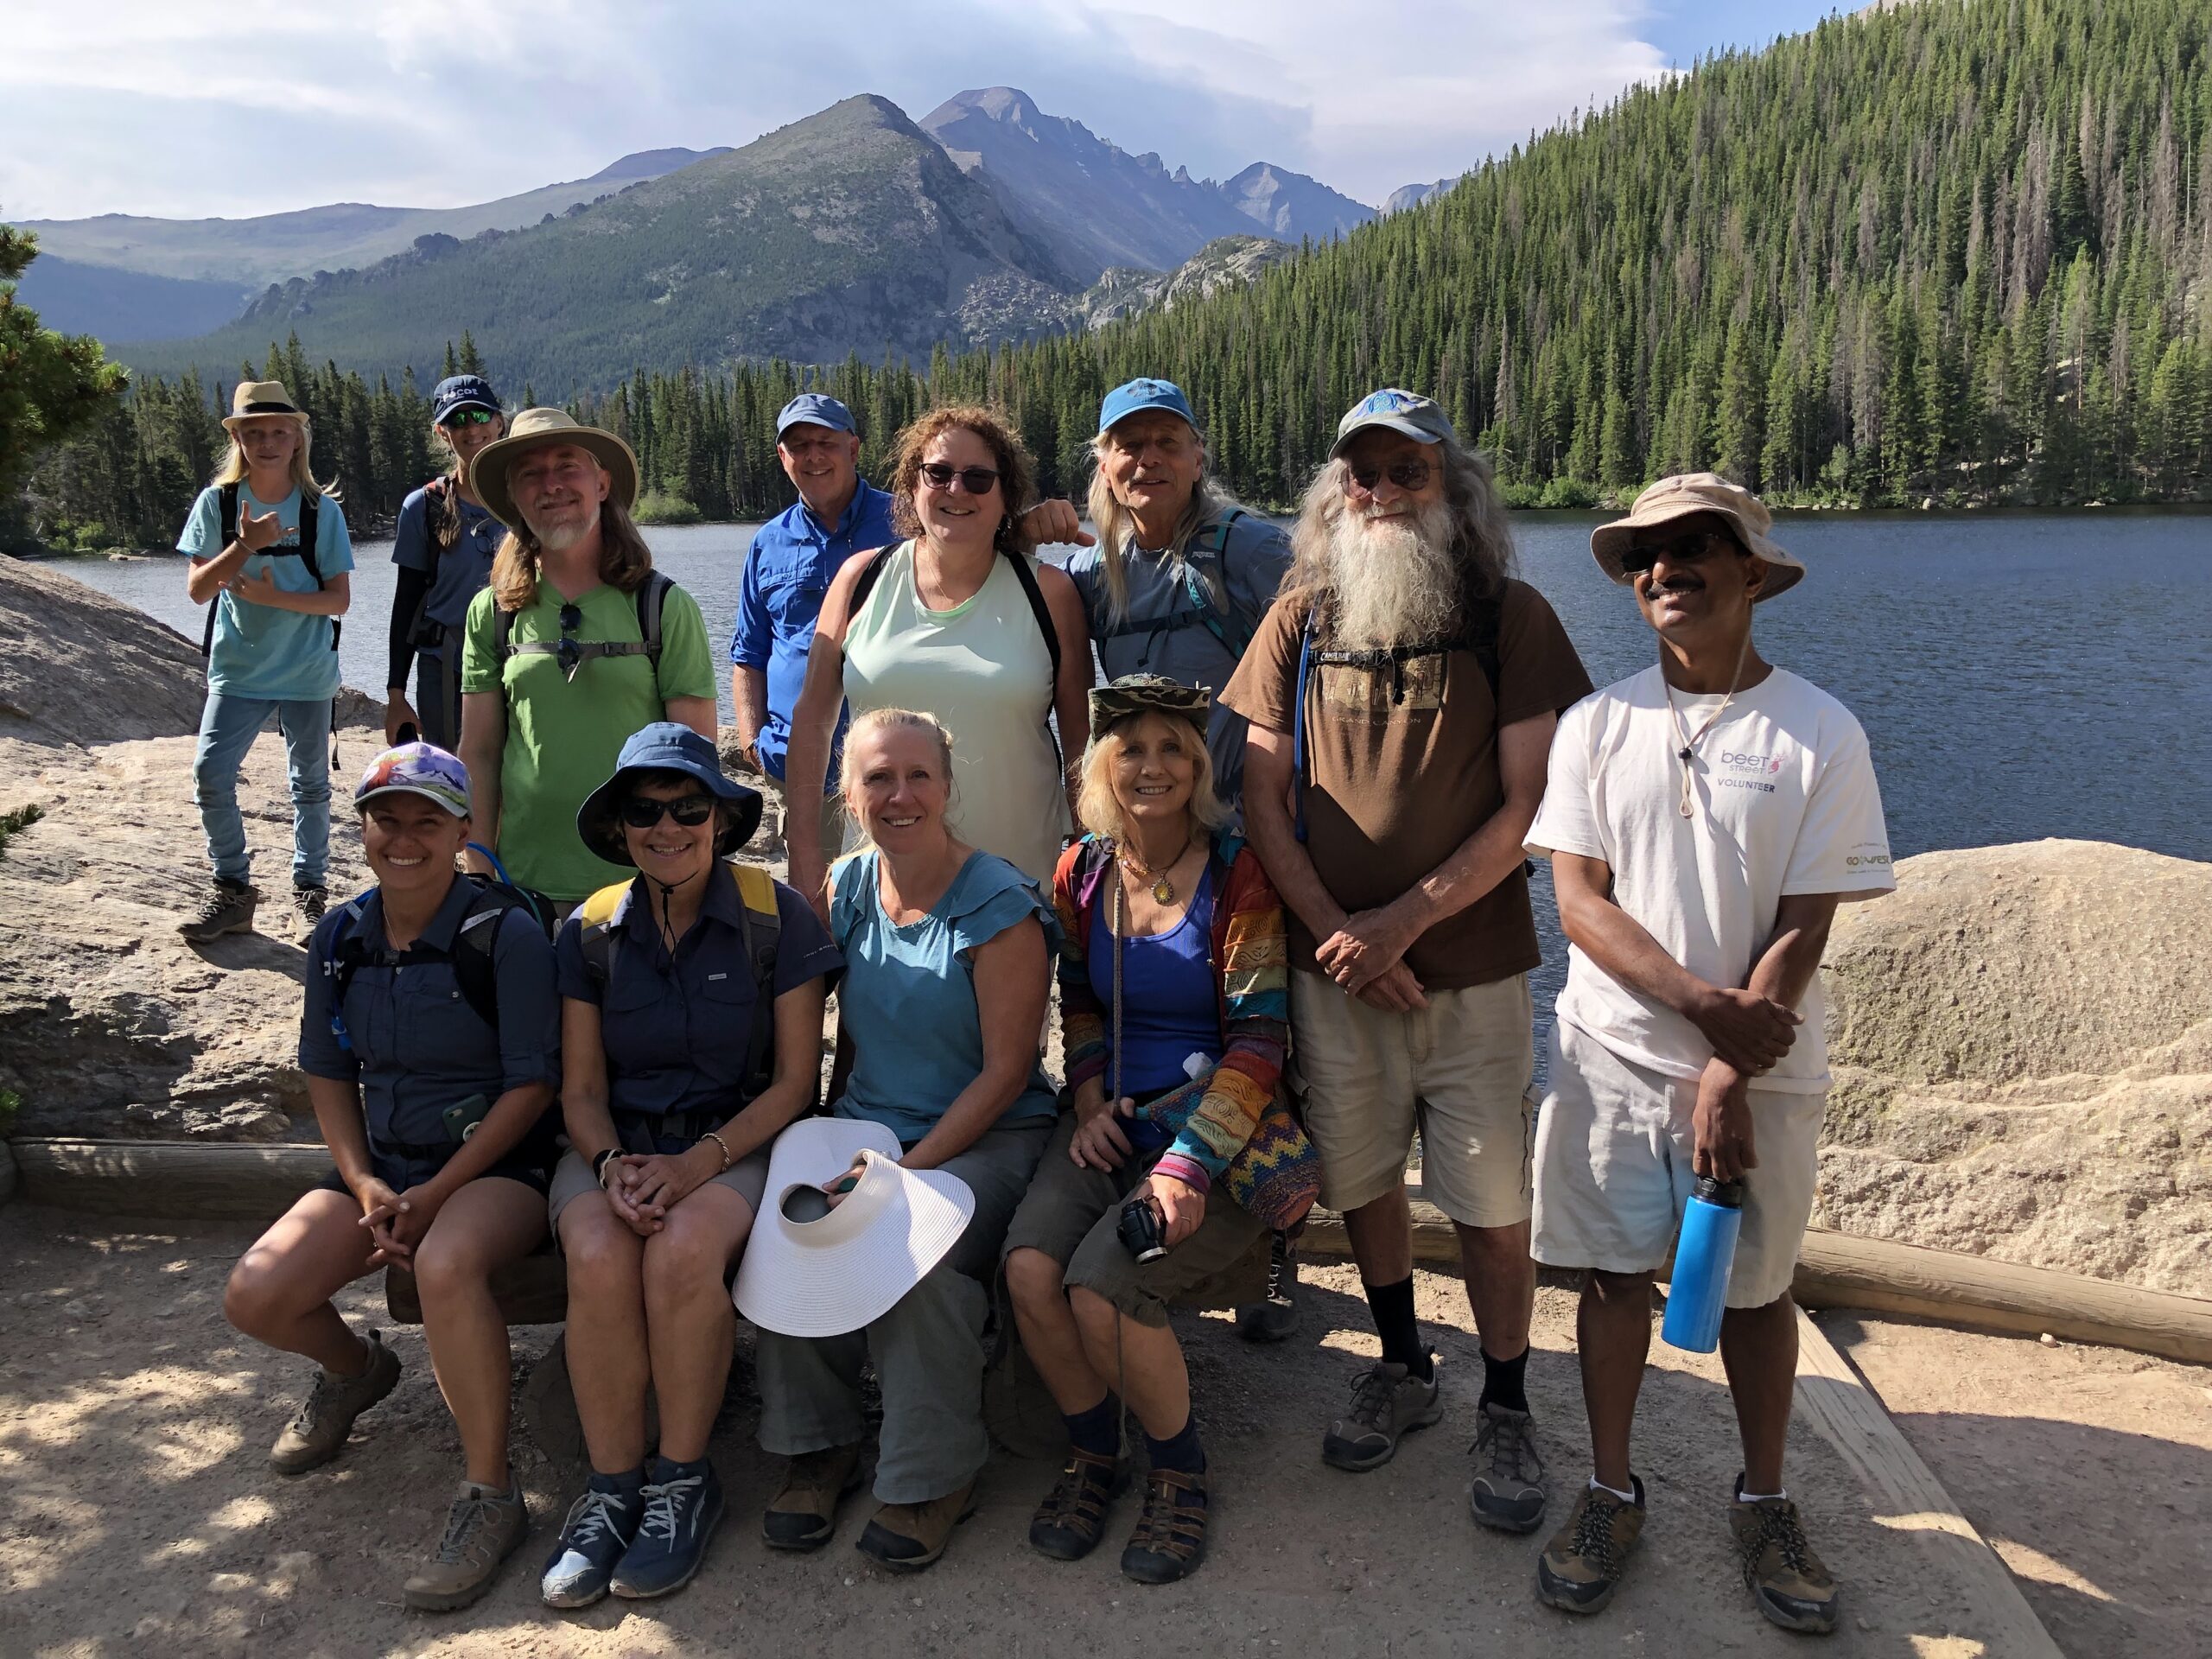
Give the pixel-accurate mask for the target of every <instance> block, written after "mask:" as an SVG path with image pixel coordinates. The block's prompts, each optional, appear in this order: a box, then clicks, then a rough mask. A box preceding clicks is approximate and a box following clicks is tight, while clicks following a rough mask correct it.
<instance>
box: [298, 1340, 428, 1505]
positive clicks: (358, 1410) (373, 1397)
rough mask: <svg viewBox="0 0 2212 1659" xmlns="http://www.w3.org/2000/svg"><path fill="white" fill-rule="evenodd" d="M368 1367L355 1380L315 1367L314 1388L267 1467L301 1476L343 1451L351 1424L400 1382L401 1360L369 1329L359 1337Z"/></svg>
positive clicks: (351, 1431)
mask: <svg viewBox="0 0 2212 1659" xmlns="http://www.w3.org/2000/svg"><path fill="white" fill-rule="evenodd" d="M363 1340H364V1341H365V1342H366V1343H367V1344H368V1349H369V1363H368V1364H367V1365H366V1366H365V1368H364V1369H363V1370H362V1371H361V1374H360V1375H359V1376H334V1375H333V1374H332V1373H330V1372H328V1371H326V1370H321V1368H320V1367H318V1368H317V1369H316V1370H315V1386H314V1387H313V1388H311V1389H308V1397H307V1398H306V1399H305V1400H304V1401H302V1402H301V1404H300V1408H299V1410H298V1411H297V1412H296V1414H294V1415H293V1418H292V1421H290V1422H289V1423H287V1424H286V1425H285V1426H284V1432H283V1433H281V1434H279V1435H278V1436H277V1444H276V1445H275V1446H271V1447H270V1448H269V1465H270V1467H271V1468H272V1469H274V1470H276V1471H277V1473H278V1474H280V1475H303V1474H305V1473H307V1471H308V1470H310V1469H315V1468H320V1467H321V1465H324V1464H326V1463H328V1462H329V1461H330V1460H331V1459H333V1458H334V1457H336V1456H337V1455H338V1453H339V1452H340V1451H341V1450H342V1449H343V1448H344V1446H345V1445H346V1436H347V1435H348V1434H350V1433H353V1420H354V1419H355V1418H356V1417H359V1415H360V1414H362V1413H363V1412H365V1411H366V1410H367V1409H368V1408H370V1407H371V1406H373V1405H374V1404H376V1402H378V1401H379V1400H381V1399H383V1398H384V1397H385V1395H387V1394H390V1393H391V1390H392V1389H393V1387H394V1386H395V1385H396V1384H397V1383H398V1381H399V1356H398V1355H397V1354H395V1353H393V1352H392V1351H391V1349H389V1348H387V1347H385V1345H384V1338H382V1337H380V1336H378V1334H377V1333H376V1332H373V1331H372V1332H369V1334H368V1335H367V1336H366V1337H365V1338H363Z"/></svg>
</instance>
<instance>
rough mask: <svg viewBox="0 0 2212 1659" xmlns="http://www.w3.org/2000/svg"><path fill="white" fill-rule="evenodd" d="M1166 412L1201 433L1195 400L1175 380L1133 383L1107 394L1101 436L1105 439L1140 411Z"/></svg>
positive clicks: (1101, 406)
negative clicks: (1177, 416)
mask: <svg viewBox="0 0 2212 1659" xmlns="http://www.w3.org/2000/svg"><path fill="white" fill-rule="evenodd" d="M1146 409H1164V410H1166V411H1167V412H1168V413H1169V414H1171V415H1180V416H1182V417H1183V418H1184V419H1185V421H1187V422H1189V423H1190V425H1191V429H1192V431H1194V432H1195V431H1196V430H1198V416H1195V415H1193V414H1192V413H1191V400H1190V399H1189V398H1187V397H1185V396H1184V395H1183V388H1182V387H1180V386H1179V385H1176V384H1175V383H1174V382H1173V380H1148V379H1139V380H1131V381H1129V382H1128V384H1126V385H1119V386H1116V387H1115V388H1114V390H1113V391H1109V392H1108V393H1107V394H1106V400H1105V401H1104V402H1103V403H1102V404H1099V405H1098V435H1099V436H1100V437H1102V438H1103V437H1104V436H1105V435H1107V434H1108V433H1109V432H1111V431H1112V430H1113V429H1115V428H1116V426H1118V425H1120V424H1121V423H1122V422H1123V421H1125V420H1127V419H1128V417H1129V416H1132V415H1134V414H1135V413H1137V412H1138V411H1139V410H1146Z"/></svg>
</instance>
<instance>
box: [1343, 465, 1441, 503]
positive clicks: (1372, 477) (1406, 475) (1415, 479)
mask: <svg viewBox="0 0 2212 1659" xmlns="http://www.w3.org/2000/svg"><path fill="white" fill-rule="evenodd" d="M1384 474H1389V480H1390V481H1391V482H1392V483H1393V484H1395V485H1396V486H1398V487H1399V488H1400V489H1402V490H1424V489H1427V487H1428V463H1427V461H1421V460H1418V459H1416V460H1413V461H1392V462H1391V463H1390V464H1389V466H1388V467H1353V468H1352V469H1351V482H1352V487H1353V488H1354V489H1356V490H1357V491H1359V492H1360V493H1362V494H1363V495H1364V494H1369V493H1372V492H1373V490H1374V488H1375V486H1376V482H1377V481H1378V480H1381V479H1382V478H1383V475H1384Z"/></svg>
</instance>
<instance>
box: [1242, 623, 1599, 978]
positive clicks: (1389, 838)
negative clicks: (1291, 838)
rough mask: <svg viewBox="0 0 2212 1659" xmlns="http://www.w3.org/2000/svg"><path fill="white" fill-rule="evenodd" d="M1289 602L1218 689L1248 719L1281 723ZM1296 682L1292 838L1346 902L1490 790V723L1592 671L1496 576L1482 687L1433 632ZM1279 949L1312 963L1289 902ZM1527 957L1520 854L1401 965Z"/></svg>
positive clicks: (1429, 851)
mask: <svg viewBox="0 0 2212 1659" xmlns="http://www.w3.org/2000/svg"><path fill="white" fill-rule="evenodd" d="M1305 625H1306V606H1305V605H1304V604H1303V603H1302V602H1294V601H1291V600H1288V599H1279V600H1277V601H1275V602H1274V605H1273V606H1272V607H1269V609H1268V614H1267V616H1266V617H1265V619H1264V620H1262V622H1261V624H1260V629H1259V632H1258V633H1257V634H1255V636H1254V637H1253V640H1252V645H1251V649H1249V651H1247V652H1245V653H1244V660H1243V662H1242V663H1241V664H1238V666H1237V670H1236V675H1235V677H1233V678H1231V679H1230V683H1229V684H1228V685H1227V686H1226V687H1224V689H1223V690H1222V694H1221V700H1222V701H1223V702H1225V703H1227V704H1228V705H1229V706H1230V708H1231V709H1235V710H1236V712H1237V713H1238V714H1240V715H1243V716H1244V717H1245V718H1246V719H1247V720H1249V721H1251V722H1252V723H1253V724H1254V725H1255V726H1265V727H1267V728H1269V729H1270V730H1273V731H1276V732H1283V733H1287V732H1289V731H1290V730H1291V729H1292V713H1293V704H1294V702H1296V700H1297V695H1298V657H1299V642H1300V634H1301V633H1302V632H1303V630H1304V628H1305ZM1327 648H1328V642H1327V641H1326V640H1325V639H1315V640H1314V642H1313V650H1314V660H1313V664H1312V667H1311V670H1310V671H1309V673H1308V675H1307V677H1306V790H1305V798H1306V851H1307V852H1308V853H1309V854H1310V855H1312V856H1313V868H1314V869H1315V870H1316V871H1317V872H1318V873H1319V875H1320V877H1321V880H1322V883H1323V885H1325V887H1327V888H1328V889H1329V893H1330V894H1331V896H1332V897H1333V898H1334V899H1336V901H1337V902H1338V904H1340V905H1342V906H1344V908H1345V909H1346V910H1347V911H1354V912H1357V911H1362V910H1368V909H1371V908H1373V907H1374V906H1378V905H1385V904H1388V903H1389V901H1390V900H1392V899H1395V898H1396V897H1398V895H1399V894H1401V893H1403V892H1405V891H1406V889H1407V888H1408V887H1412V886H1413V885H1414V882H1416V881H1418V880H1421V877H1423V876H1425V875H1427V874H1428V873H1429V872H1430V871H1431V870H1433V869H1434V868H1436V867H1437V866H1438V865H1439V864H1441V863H1442V862H1443V861H1445V860H1446V858H1448V857H1449V856H1451V855H1452V852H1453V851H1454V849H1457V848H1458V847H1459V843H1460V842H1464V841H1465V840H1466V838H1467V837H1468V836H1471V835H1472V834H1474V832H1475V831H1476V830H1477V829H1480V828H1481V827H1482V825H1483V824H1484V823H1485V822H1486V821H1487V820H1488V819H1489V818H1490V817H1491V815H1492V814H1494V813H1495V812H1496V811H1497V810H1498V808H1499V807H1501V806H1503V804H1505V788H1504V785H1503V782H1502V781H1501V779H1499V776H1498V770H1497V733H1498V728H1500V727H1502V726H1510V725H1512V724H1513V723H1514V722H1515V721H1522V720H1528V719H1530V718H1532V717H1533V716H1535V715H1545V714H1556V713H1557V712H1559V711H1560V710H1561V709H1567V708H1569V707H1571V706H1573V704H1574V703H1576V702H1580V700H1581V699H1582V698H1584V697H1586V696H1589V694H1590V692H1591V690H1592V686H1591V683H1590V677H1589V675H1588V674H1587V673H1586V672H1585V671H1583V667H1582V659H1581V658H1580V657H1578V656H1576V655H1575V652H1574V646H1573V643H1572V642H1571V641H1570V640H1569V639H1567V630H1566V629H1564V628H1562V627H1561V626H1560V621H1559V618H1558V617H1557V616H1556V615H1554V613H1553V611H1552V607H1551V606H1550V605H1549V604H1548V603H1547V602H1546V601H1545V600H1544V596H1543V595H1542V594H1540V593H1538V592H1537V591H1536V590H1535V588H1531V587H1529V585H1528V584H1527V583H1526V582H1507V583H1506V585H1505V594H1504V597H1503V600H1502V601H1501V609H1500V614H1499V618H1498V633H1497V658H1498V680H1497V696H1496V697H1494V698H1493V697H1492V696H1491V689H1490V678H1489V676H1488V675H1486V674H1485V673H1484V671H1483V664H1482V659H1481V658H1479V657H1478V656H1477V654H1476V653H1475V652H1473V651H1471V650H1469V649H1465V648H1464V647H1459V648H1452V649H1446V648H1440V649H1438V650H1436V651H1434V652H1429V653H1427V654H1426V655H1421V656H1415V657H1410V658H1405V659H1404V660H1403V661H1402V662H1401V663H1399V664H1395V666H1394V665H1393V664H1389V663H1383V664H1381V665H1379V666H1374V667H1369V666H1364V665H1362V664H1353V663H1332V662H1326V661H1324V660H1322V655H1323V653H1324V652H1325V651H1326V650H1327ZM1289 920H1290V960H1291V965H1292V966H1293V967H1295V968H1309V969H1310V968H1312V967H1313V965H1314V963H1313V946H1314V944H1315V940H1314V938H1313V932H1312V931H1311V930H1310V929H1308V928H1307V927H1306V925H1305V923H1304V922H1303V921H1301V920H1300V918H1299V917H1298V916H1297V914H1296V912H1292V914H1291V916H1290V918H1289ZM1540 960H1541V957H1539V955H1538V952H1537V949H1536V925H1535V918H1534V917H1533V916H1532V915H1531V914H1530V913H1529V878H1528V876H1527V875H1526V874H1523V872H1522V869H1521V868H1520V867H1518V866H1516V867H1515V868H1514V870H1513V872H1512V874H1510V875H1508V876H1507V877H1506V878H1505V880H1503V881H1501V882H1499V883H1498V884H1497V887H1493V888H1492V889H1491V891H1490V892H1488V893H1484V895H1483V896H1482V897H1481V898H1480V899H1477V900H1476V901H1475V902H1474V903H1473V904H1471V905H1470V906H1467V907H1466V908H1465V910H1462V911H1459V912H1457V913H1456V914H1453V915H1451V916H1447V917H1446V918H1444V919H1443V920H1442V921H1440V922H1439V923H1437V924H1436V925H1435V926H1433V927H1432V928H1430V929H1429V930H1428V931H1427V932H1426V933H1423V934H1422V935H1421V938H1418V939H1416V940H1414V945H1413V948H1412V949H1411V950H1408V951H1407V952H1406V965H1407V966H1408V968H1410V969H1412V970H1413V974H1414V978H1416V979H1418V980H1419V981H1421V984H1422V985H1423V986H1424V987H1425V988H1429V989H1432V990H1457V989H1460V988H1465V987H1466V986H1469V985H1485V984H1488V983H1490V982H1491V981H1493V980H1498V979H1503V978H1504V977H1505V976H1507V975H1509V974H1518V973H1524V972H1526V971H1528V970H1529V969H1532V968H1534V967H1535V966H1536V964H1537V963H1538V962H1539V961H1540Z"/></svg>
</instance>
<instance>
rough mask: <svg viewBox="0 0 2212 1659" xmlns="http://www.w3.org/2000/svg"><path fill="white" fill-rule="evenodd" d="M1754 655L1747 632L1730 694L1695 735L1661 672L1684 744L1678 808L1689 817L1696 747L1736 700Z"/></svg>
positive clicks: (1671, 714)
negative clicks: (1745, 670)
mask: <svg viewBox="0 0 2212 1659" xmlns="http://www.w3.org/2000/svg"><path fill="white" fill-rule="evenodd" d="M1750 657H1751V634H1750V632H1748V631H1747V632H1745V635H1744V644H1743V648H1742V649H1741V650H1739V651H1738V652H1737V653H1736V671H1735V672H1734V673H1733V674H1732V675H1730V676H1729V677H1728V695H1727V696H1725V697H1723V698H1721V699H1720V706H1719V708H1718V709H1714V710H1713V712H1712V713H1711V714H1709V715H1707V716H1706V717H1705V724H1704V725H1702V726H1700V727H1699V728H1697V732H1696V734H1695V735H1692V734H1690V733H1689V732H1688V731H1687V730H1686V729H1685V728H1683V725H1682V716H1681V712H1680V711H1679V710H1678V709H1675V688H1674V687H1672V686H1671V685H1669V684H1668V683H1667V671H1666V669H1665V667H1664V666H1663V665H1662V667H1661V669H1660V671H1659V690H1660V693H1661V695H1662V696H1664V697H1665V698H1666V699H1667V718H1668V720H1669V721H1670V722H1672V724H1673V726H1674V728H1675V742H1677V743H1679V744H1681V747H1680V748H1678V749H1676V750H1675V759H1676V760H1679V761H1681V763H1682V794H1681V800H1680V801H1679V802H1678V803H1677V804H1676V807H1675V810H1677V811H1679V812H1680V813H1681V815H1682V816H1683V817H1686V818H1690V817H1696V816H1697V807H1696V804H1695V797H1694V792H1693V790H1692V786H1691V769H1692V766H1693V765H1694V762H1695V761H1696V760H1697V746H1698V745H1699V744H1700V743H1702V742H1704V741H1705V734H1707V732H1709V731H1711V730H1712V729H1713V727H1714V726H1716V725H1718V724H1719V721H1720V716H1721V715H1725V714H1726V713H1727V712H1728V705H1729V704H1730V703H1731V702H1734V701H1735V699H1736V688H1737V687H1738V686H1739V685H1741V684H1742V683H1744V664H1745V661H1746V660H1747V659H1748V658H1750Z"/></svg>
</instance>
